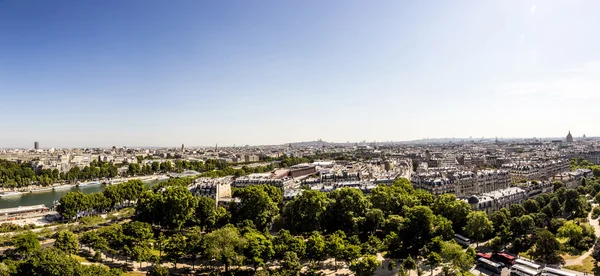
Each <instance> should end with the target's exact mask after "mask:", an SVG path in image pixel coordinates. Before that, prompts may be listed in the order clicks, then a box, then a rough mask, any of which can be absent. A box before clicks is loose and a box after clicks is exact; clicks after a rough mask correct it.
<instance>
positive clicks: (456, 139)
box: [0, 132, 600, 150]
mask: <svg viewBox="0 0 600 276" xmlns="http://www.w3.org/2000/svg"><path fill="white" fill-rule="evenodd" d="M569 133H570V132H569ZM565 137H566V135H565V136H563V137H559V136H549V137H472V136H471V137H422V138H419V139H414V140H372V141H368V140H357V141H350V140H347V141H327V140H323V139H320V138H319V139H313V140H307V141H287V142H283V143H277V144H235V143H234V144H219V143H215V144H213V145H199V144H198V145H196V144H192V145H191V146H186V147H184V146H183V145H142V144H132V145H125V144H118V145H111V146H93V145H92V146H83V147H73V146H70V147H40V146H39V141H35V142H34V144H33V147H29V148H28V147H26V146H23V147H2V146H0V149H3V148H4V149H7V148H15V149H42V150H43V149H76V148H112V147H128V148H180V147H181V148H182V149H183V148H213V147H214V148H219V147H225V148H231V147H238V148H242V147H246V146H250V147H260V146H285V145H291V144H304V143H317V144H318V143H328V144H372V143H377V144H385V143H401V144H411V143H416V144H418V143H422V142H426V141H433V142H434V143H440V142H435V141H450V142H465V143H467V142H482V141H487V142H490V141H500V142H503V141H510V142H512V141H514V142H518V141H523V140H534V139H535V140H540V141H546V142H547V141H550V140H553V141H556V140H564V141H567V140H565ZM573 137H574V138H575V139H587V140H597V139H600V137H598V136H588V135H586V134H582V135H579V136H577V135H575V136H573ZM442 143H443V142H442ZM36 147H37V148H36Z"/></svg>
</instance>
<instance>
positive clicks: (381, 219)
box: [362, 208, 385, 234]
mask: <svg viewBox="0 0 600 276" xmlns="http://www.w3.org/2000/svg"><path fill="white" fill-rule="evenodd" d="M384 223H385V216H384V214H383V211H381V210H379V209H377V208H373V209H371V210H369V211H367V213H366V214H365V222H364V223H363V227H362V228H363V229H362V230H363V233H365V234H372V233H374V232H375V231H377V230H379V229H381V227H382V226H383V225H384Z"/></svg>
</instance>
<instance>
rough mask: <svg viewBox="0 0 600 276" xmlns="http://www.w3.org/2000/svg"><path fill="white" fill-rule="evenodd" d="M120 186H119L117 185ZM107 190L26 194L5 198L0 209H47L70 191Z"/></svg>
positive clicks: (86, 192)
mask: <svg viewBox="0 0 600 276" xmlns="http://www.w3.org/2000/svg"><path fill="white" fill-rule="evenodd" d="M162 181H164V180H152V181H149V182H148V183H149V184H150V186H152V185H155V184H156V183H159V182H162ZM117 185H118V184H117ZM104 188H105V185H95V186H85V187H81V188H78V187H73V188H71V189H64V190H58V191H54V190H52V191H47V192H39V193H26V194H22V195H21V196H14V197H5V198H1V199H0V209H4V208H13V207H19V206H29V205H38V204H44V205H46V207H48V208H50V207H52V204H53V203H54V201H55V200H59V199H60V198H61V197H62V196H64V195H66V194H67V193H68V192H70V191H77V190H79V191H81V192H83V193H84V194H91V193H96V192H101V191H103V190H104Z"/></svg>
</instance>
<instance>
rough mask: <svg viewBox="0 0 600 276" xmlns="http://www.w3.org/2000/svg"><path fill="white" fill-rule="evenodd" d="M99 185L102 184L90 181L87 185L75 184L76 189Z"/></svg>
mask: <svg viewBox="0 0 600 276" xmlns="http://www.w3.org/2000/svg"><path fill="white" fill-rule="evenodd" d="M100 184H102V183H100V182H98V181H92V182H88V183H79V184H77V187H87V186H97V185H100Z"/></svg>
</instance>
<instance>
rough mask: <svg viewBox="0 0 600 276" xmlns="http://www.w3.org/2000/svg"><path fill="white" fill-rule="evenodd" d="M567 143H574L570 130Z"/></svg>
mask: <svg viewBox="0 0 600 276" xmlns="http://www.w3.org/2000/svg"><path fill="white" fill-rule="evenodd" d="M567 143H573V135H571V131H570V130H569V134H567Z"/></svg>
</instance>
